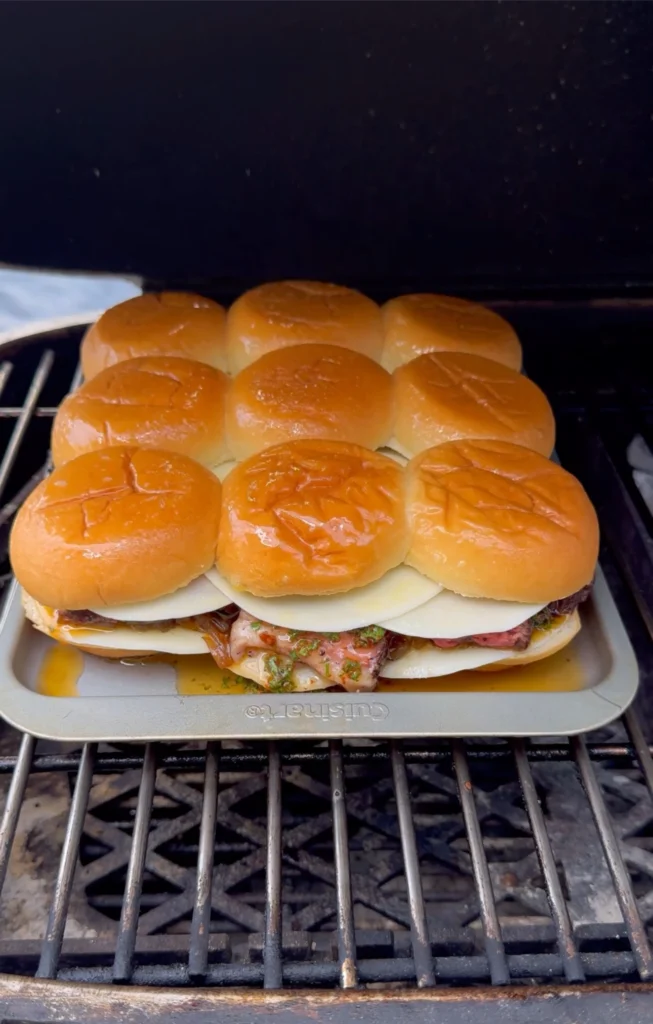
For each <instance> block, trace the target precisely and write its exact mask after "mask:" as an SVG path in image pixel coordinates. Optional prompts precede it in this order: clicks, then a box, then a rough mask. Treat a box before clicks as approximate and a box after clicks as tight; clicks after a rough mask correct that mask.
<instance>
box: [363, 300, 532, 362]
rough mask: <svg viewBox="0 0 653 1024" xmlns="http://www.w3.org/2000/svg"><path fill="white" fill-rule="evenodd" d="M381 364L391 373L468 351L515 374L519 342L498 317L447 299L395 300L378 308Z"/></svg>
mask: <svg viewBox="0 0 653 1024" xmlns="http://www.w3.org/2000/svg"><path fill="white" fill-rule="evenodd" d="M383 324H384V332H385V341H384V348H383V359H382V363H383V365H384V366H385V368H386V369H387V370H394V369H396V367H397V366H401V365H402V364H403V363H408V362H410V360H411V359H415V357H416V356H421V355H424V354H425V353H426V352H470V353H472V354H474V355H477V356H485V358H486V359H494V360H495V362H497V363H502V364H503V365H504V366H509V367H510V368H511V369H512V370H520V369H521V362H522V351H521V345H520V343H519V338H518V337H517V335H516V334H515V332H514V330H513V329H512V327H511V326H510V324H509V323H508V321H507V320H504V319H503V317H501V316H499V314H498V313H495V312H493V311H492V310H491V309H487V307H485V306H481V305H479V303H477V302H468V301H467V300H466V299H455V298H453V297H451V296H448V295H429V294H420V295H400V296H399V297H398V298H396V299H391V300H390V301H389V302H386V304H385V305H384V307H383Z"/></svg>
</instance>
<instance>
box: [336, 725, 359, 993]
mask: <svg viewBox="0 0 653 1024" xmlns="http://www.w3.org/2000/svg"><path fill="white" fill-rule="evenodd" d="M329 755H330V759H331V764H330V767H331V802H332V808H333V847H334V854H335V864H336V890H337V898H338V958H339V960H340V985H341V987H342V988H355V987H356V985H357V983H358V970H357V967H356V933H355V930H354V908H353V904H352V898H351V870H350V863H349V838H348V833H347V804H346V793H345V769H344V764H343V760H342V742H341V741H340V740H331V742H330V743H329Z"/></svg>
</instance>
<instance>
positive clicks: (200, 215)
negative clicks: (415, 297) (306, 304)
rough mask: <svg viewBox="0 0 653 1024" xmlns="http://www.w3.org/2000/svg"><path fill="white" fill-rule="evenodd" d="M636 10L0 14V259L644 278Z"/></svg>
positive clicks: (642, 115)
mask: <svg viewBox="0 0 653 1024" xmlns="http://www.w3.org/2000/svg"><path fill="white" fill-rule="evenodd" d="M652 182H653V5H652V4H650V3H648V2H640V3H630V2H615V3H600V2H594V3H583V2H579V3H577V4H574V3H562V2H534V3H522V2H516V3H513V2H507V3H496V2H483V3H474V2H469V3H465V2H456V3H434V2H417V3H413V2H408V0H406V2H371V0H370V2H364V0H363V2H361V0H358V2H356V0H349V2H326V3H325V2H310V0H304V2H274V0H268V2H246V0H243V2H239V3H238V2H237V3H231V2H224V3H213V2H199V3H198V2H185V3H176V2H171V3H166V2H125V3H122V2H114V0H110V2H95V3H76V2H70V3H67V2H66V3H64V2H52V3H38V2H18V3H12V2H9V3H7V2H2V3H0V260H2V261H4V262H7V263H16V264H24V265H40V266H49V267H62V268H89V269H96V270H100V269H102V270H113V271H131V272H135V273H143V274H145V275H147V276H149V277H150V278H151V279H159V280H164V279H165V280H167V281H169V282H175V281H176V282H182V281H187V282H188V283H191V282H193V281H194V280H196V279H203V278H206V279H212V280H213V281H222V282H225V281H226V282H229V281H233V282H237V283H238V284H239V285H242V284H245V283H248V282H250V281H257V280H260V279H264V278H271V277H283V276H292V275H295V276H297V275H300V276H304V277H316V278H326V279H333V280H338V281H342V282H344V283H359V284H361V285H363V286H367V287H368V288H369V289H370V290H371V291H373V292H376V291H383V289H384V287H385V286H386V283H388V282H391V285H392V288H394V289H396V290H399V289H400V288H402V287H405V288H411V287H428V288H432V289H433V288H443V289H446V288H450V289H465V290H471V291H474V290H477V291H481V292H483V291H490V292H491V291H497V292H499V293H506V294H507V293H511V294H515V293H527V292H529V291H530V292H533V291H539V290H541V289H547V288H560V287H564V288H566V289H580V290H585V289H598V288H603V289H605V290H607V291H613V292H618V291H623V290H624V289H628V288H630V289H633V288H639V289H640V290H641V289H644V290H645V289H646V288H647V286H649V285H650V284H651V282H652V281H653V259H652V252H653V246H652V244H651V235H652V232H653V202H652V201H651V200H652V196H653V189H652Z"/></svg>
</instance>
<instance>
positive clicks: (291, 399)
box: [227, 345, 393, 459]
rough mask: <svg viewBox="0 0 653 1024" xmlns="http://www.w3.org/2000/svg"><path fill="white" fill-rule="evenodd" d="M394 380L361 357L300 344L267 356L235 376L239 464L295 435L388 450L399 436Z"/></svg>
mask: <svg viewBox="0 0 653 1024" xmlns="http://www.w3.org/2000/svg"><path fill="white" fill-rule="evenodd" d="M392 390H393V388H392V378H391V377H390V375H389V374H388V373H387V372H386V371H385V370H383V369H382V368H381V367H380V366H379V365H378V363H375V362H373V361H372V360H371V359H368V358H367V356H363V355H361V354H360V353H359V352H352V351H349V350H347V349H344V348H338V347H337V346H335V345H294V346H293V347H292V348H284V349H277V350H276V351H274V352H268V353H267V354H266V355H264V356H261V358H260V359H257V360H256V362H255V363H252V364H251V365H250V366H248V367H247V368H246V369H244V370H242V371H241V372H240V373H239V374H238V376H237V377H236V378H235V379H234V381H233V383H232V386H231V388H230V391H229V397H228V399H227V438H228V443H229V448H230V450H231V452H232V454H233V456H234V458H236V459H245V458H248V457H249V456H250V455H253V454H254V453H255V452H257V451H261V450H262V449H264V448H269V447H270V446H271V445H274V444H280V443H282V442H284V441H287V440H290V439H292V438H310V437H316V438H322V439H323V440H332V441H351V442H354V443H356V444H360V445H362V446H363V447H364V448H372V449H374V448H380V447H381V446H382V445H385V444H387V443H388V440H389V439H390V436H391V434H392V426H393V423H392V420H393V416H392V412H393V397H392Z"/></svg>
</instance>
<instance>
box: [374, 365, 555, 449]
mask: <svg viewBox="0 0 653 1024" xmlns="http://www.w3.org/2000/svg"><path fill="white" fill-rule="evenodd" d="M394 385H395V428H394V436H395V438H396V440H397V441H398V442H399V447H400V450H402V451H406V452H407V453H409V454H410V455H415V454H416V453H417V452H421V451H424V449H425V448H431V447H432V446H433V445H438V444H442V443H443V442H446V441H458V440H464V439H465V438H475V439H476V438H479V439H496V440H500V441H510V442H511V443H513V444H520V445H523V446H524V448H531V449H532V450H533V451H536V452H539V453H540V454H541V455H546V456H547V457H548V456H549V455H550V454H551V452H552V451H553V446H554V443H555V419H554V417H553V411H552V409H551V406H550V405H549V402H548V400H547V398H546V396H545V395H544V394H543V392H542V391H540V389H539V388H538V387H537V385H536V384H534V383H533V382H532V381H531V380H529V379H528V377H524V376H523V375H522V374H520V373H517V371H516V370H511V369H509V368H508V367H507V366H502V365H501V364H500V363H497V362H493V361H492V360H490V359H485V358H484V357H483V356H476V355H470V354H469V353H467V352H431V353H429V354H427V355H423V356H418V357H417V359H413V360H412V362H410V363H405V364H404V365H403V366H400V367H398V369H396V370H395V372H394Z"/></svg>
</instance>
